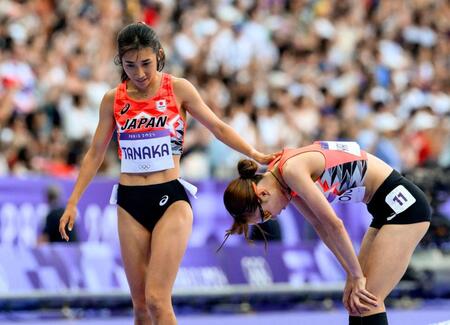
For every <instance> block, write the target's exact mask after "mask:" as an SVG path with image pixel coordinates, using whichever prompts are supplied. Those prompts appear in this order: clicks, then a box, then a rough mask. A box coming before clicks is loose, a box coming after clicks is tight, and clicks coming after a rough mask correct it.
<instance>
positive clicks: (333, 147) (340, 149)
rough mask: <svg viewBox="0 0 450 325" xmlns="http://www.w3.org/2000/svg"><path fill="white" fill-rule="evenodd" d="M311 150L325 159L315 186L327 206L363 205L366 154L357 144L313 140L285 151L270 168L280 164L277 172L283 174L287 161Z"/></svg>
mask: <svg viewBox="0 0 450 325" xmlns="http://www.w3.org/2000/svg"><path fill="white" fill-rule="evenodd" d="M311 151H317V152H320V153H321V154H322V155H323V156H324V157H325V169H324V171H323V173H322V174H321V175H320V176H319V178H318V179H317V180H315V183H316V185H317V186H318V187H319V189H320V190H321V191H322V192H323V194H324V195H325V197H326V198H327V200H328V201H329V202H330V203H336V202H340V203H350V202H362V200H363V198H364V193H365V187H364V179H365V176H366V172H367V153H366V152H365V151H364V150H361V149H360V147H359V145H358V143H356V142H346V141H316V142H314V143H313V144H312V145H309V146H306V147H302V148H298V149H284V150H283V151H282V153H281V155H280V156H279V157H277V158H276V159H274V161H272V162H271V163H270V165H269V169H271V168H273V166H274V165H275V164H276V163H277V162H279V164H278V169H279V171H280V174H281V175H283V167H284V164H285V163H286V161H288V160H289V159H290V158H292V157H294V156H297V155H299V154H301V153H304V152H311ZM292 194H293V195H296V193H292Z"/></svg>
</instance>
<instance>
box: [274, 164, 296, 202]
mask: <svg viewBox="0 0 450 325" xmlns="http://www.w3.org/2000/svg"><path fill="white" fill-rule="evenodd" d="M269 173H271V174H272V176H273V177H274V178H275V179H276V181H277V183H278V185H280V187H281V192H282V193H283V194H284V196H285V197H286V199H287V200H288V201H290V200H291V199H292V195H291V189H290V188H289V186H287V185H286V184H285V183H284V182H283V181H282V180H281V179H279V178H278V177H277V175H276V174H275V173H274V172H273V171H272V170H270V169H269Z"/></svg>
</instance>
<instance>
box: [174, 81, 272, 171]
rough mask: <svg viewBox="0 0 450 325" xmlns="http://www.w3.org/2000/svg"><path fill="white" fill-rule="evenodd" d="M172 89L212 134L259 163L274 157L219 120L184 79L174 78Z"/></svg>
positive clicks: (184, 105) (264, 162) (265, 162)
mask: <svg viewBox="0 0 450 325" xmlns="http://www.w3.org/2000/svg"><path fill="white" fill-rule="evenodd" d="M174 90H175V92H176V94H177V97H179V98H180V99H181V100H182V105H183V107H185V108H186V110H187V111H188V112H189V113H190V114H191V115H192V116H193V117H194V118H195V119H196V120H198V121H199V122H200V123H202V124H203V125H204V126H205V127H207V128H208V129H209V130H210V131H211V132H212V133H213V134H214V136H215V137H216V138H217V139H219V140H220V141H222V142H223V143H225V144H226V145H228V146H229V147H231V148H233V149H234V150H236V151H239V152H240V153H242V154H244V155H246V156H247V157H250V158H252V159H254V160H256V161H257V162H259V163H261V164H267V163H269V162H270V161H272V160H273V159H275V157H276V155H275V154H269V155H266V154H263V153H261V152H259V151H257V150H256V149H255V148H253V147H252V146H251V145H250V144H249V143H248V142H247V141H245V140H244V138H242V137H241V136H240V135H239V133H237V132H236V131H235V130H234V129H233V128H232V127H231V126H229V125H228V124H226V123H225V122H223V121H222V120H220V119H219V118H218V117H217V115H216V114H214V113H213V111H212V110H211V109H210V108H209V107H208V106H207V105H206V103H205V102H204V101H203V99H202V98H201V97H200V94H199V93H198V91H197V89H195V87H194V86H193V85H192V84H191V83H190V82H189V81H187V80H186V79H175V81H174Z"/></svg>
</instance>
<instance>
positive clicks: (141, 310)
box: [133, 300, 150, 324]
mask: <svg viewBox="0 0 450 325" xmlns="http://www.w3.org/2000/svg"><path fill="white" fill-rule="evenodd" d="M133 314H134V318H135V319H136V320H137V321H145V320H148V319H149V318H150V312H149V308H148V306H147V304H146V303H145V301H144V300H143V301H140V302H136V301H133ZM138 324H140V323H138Z"/></svg>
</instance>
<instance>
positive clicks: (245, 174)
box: [237, 159, 258, 179]
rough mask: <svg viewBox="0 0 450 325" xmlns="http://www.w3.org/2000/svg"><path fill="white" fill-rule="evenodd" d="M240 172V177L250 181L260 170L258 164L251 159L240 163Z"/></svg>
mask: <svg viewBox="0 0 450 325" xmlns="http://www.w3.org/2000/svg"><path fill="white" fill-rule="evenodd" d="M237 168H238V172H239V176H240V177H241V178H242V179H250V178H253V177H254V176H255V174H256V171H257V170H258V165H257V164H256V162H254V161H253V160H250V159H242V160H240V161H239V163H238V166H237Z"/></svg>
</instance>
